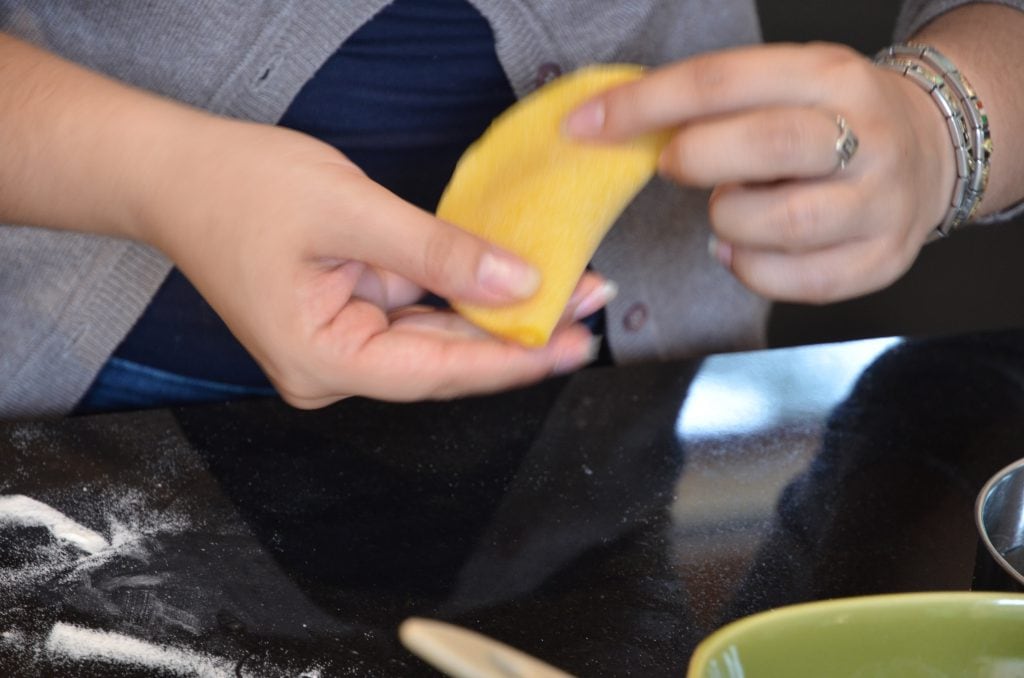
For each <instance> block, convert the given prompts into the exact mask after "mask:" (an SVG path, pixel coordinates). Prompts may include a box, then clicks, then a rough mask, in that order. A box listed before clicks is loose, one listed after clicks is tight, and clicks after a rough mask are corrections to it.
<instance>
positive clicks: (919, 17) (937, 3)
mask: <svg viewBox="0 0 1024 678" xmlns="http://www.w3.org/2000/svg"><path fill="white" fill-rule="evenodd" d="M978 1H979V0H905V1H904V2H903V6H902V7H901V9H900V13H899V16H898V17H897V19H896V29H895V31H894V38H895V39H896V40H897V41H903V40H907V39H908V38H910V36H912V35H914V34H915V33H916V32H917V31H919V30H920V29H921V28H922V27H923V26H924V25H925V24H927V23H928V22H929V21H931V20H932V19H934V18H936V17H937V16H939V15H940V14H944V13H945V12H948V11H950V10H952V9H956V8H957V7H961V6H963V5H971V4H974V3H976V2H978ZM985 1H986V2H988V3H990V4H994V5H1004V6H1006V7H1012V8H1014V9H1017V10H1020V11H1022V12H1024V0H985ZM1022 215H1024V200H1022V201H1021V202H1018V203H1017V204H1015V205H1011V206H1010V207H1008V208H1006V209H1005V210H1003V211H1001V212H996V213H994V214H990V215H988V216H986V217H983V218H981V219H979V220H978V223H982V224H989V223H997V222H1001V221H1009V220H1010V219H1014V218H1016V217H1019V216H1022Z"/></svg>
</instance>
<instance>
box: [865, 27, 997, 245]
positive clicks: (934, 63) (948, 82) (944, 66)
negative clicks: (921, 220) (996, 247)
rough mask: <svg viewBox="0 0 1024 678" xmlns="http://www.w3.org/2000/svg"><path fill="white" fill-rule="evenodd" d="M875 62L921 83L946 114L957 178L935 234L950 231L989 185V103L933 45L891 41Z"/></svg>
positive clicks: (967, 216)
mask: <svg viewBox="0 0 1024 678" xmlns="http://www.w3.org/2000/svg"><path fill="white" fill-rule="evenodd" d="M875 63H876V64H878V65H879V66H882V67H885V68H889V69H892V70H895V71H897V72H899V73H901V74H902V75H904V76H906V77H908V78H909V79H910V80H912V81H913V82H915V83H917V84H918V85H919V86H920V87H921V88H922V89H924V90H925V91H927V92H928V93H929V94H930V95H931V97H932V100H933V101H934V102H935V103H936V105H937V106H938V107H939V109H940V110H941V111H942V114H943V117H945V118H946V126H947V127H948V128H949V132H950V138H951V140H952V141H953V153H954V155H955V158H956V168H957V179H956V184H955V185H954V188H953V196H952V200H951V204H950V207H949V210H948V211H947V213H946V217H945V218H944V219H943V221H942V223H941V224H939V226H938V227H937V228H936V230H935V232H936V235H938V236H945V235H948V234H949V233H950V232H951V231H952V230H953V229H955V228H957V227H958V226H960V225H962V224H964V223H966V222H968V221H970V220H971V219H972V218H973V217H974V215H975V213H976V212H977V209H978V205H979V204H980V203H981V199H982V197H983V196H984V193H985V188H986V187H987V185H988V175H989V158H990V157H991V155H992V139H991V136H990V134H989V126H988V116H987V115H986V114H985V109H984V106H983V105H982V103H981V101H980V100H979V99H978V97H977V94H975V92H974V90H973V88H972V87H971V85H970V83H968V82H967V79H966V78H965V77H964V76H963V75H962V74H961V73H960V71H959V70H958V69H957V68H956V67H955V66H954V65H953V64H952V62H950V61H949V59H947V58H946V57H945V56H943V55H942V54H941V53H940V52H939V51H938V50H936V49H934V48H933V47H929V46H927V45H917V44H910V43H906V44H899V45H892V46H890V47H887V48H886V49H884V50H882V51H881V52H879V53H878V54H877V55H876V56H875Z"/></svg>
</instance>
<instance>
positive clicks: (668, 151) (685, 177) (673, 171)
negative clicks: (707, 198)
mask: <svg viewBox="0 0 1024 678" xmlns="http://www.w3.org/2000/svg"><path fill="white" fill-rule="evenodd" d="M700 148H701V146H700V144H695V143H693V142H692V141H691V135H689V134H687V133H686V132H685V131H682V132H680V133H679V134H677V135H676V136H675V138H674V139H673V140H672V142H671V143H669V145H668V146H667V147H666V148H665V150H664V152H663V153H662V156H661V160H660V164H659V168H660V170H661V172H662V173H664V174H667V175H668V176H670V177H672V178H673V179H675V180H677V181H679V182H681V183H684V184H694V185H697V184H701V183H702V177H701V175H700V171H699V170H698V168H699V167H701V166H702V164H701V162H700V159H699V154H700Z"/></svg>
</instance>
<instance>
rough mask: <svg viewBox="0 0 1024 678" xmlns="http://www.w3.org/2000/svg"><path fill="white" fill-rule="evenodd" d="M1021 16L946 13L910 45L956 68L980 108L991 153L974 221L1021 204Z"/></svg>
mask: <svg viewBox="0 0 1024 678" xmlns="http://www.w3.org/2000/svg"><path fill="white" fill-rule="evenodd" d="M1022 36H1024V12H1020V11H1017V10H1015V9H1012V8H1009V7H1005V6H1001V5H995V4H984V3H979V4H973V5H966V6H963V7H960V8H958V9H954V10H951V11H950V12H947V13H946V14H943V15H942V16H940V17H938V18H937V19H935V21H933V22H931V23H929V24H928V25H926V26H925V27H924V28H922V29H921V30H920V31H919V32H918V33H917V34H916V35H914V36H913V38H912V40H914V41H915V42H921V43H926V44H929V45H932V46H934V47H935V48H937V49H938V50H939V51H941V52H942V53H944V54H945V55H946V56H948V57H949V58H950V60H951V61H952V62H953V63H955V64H956V65H957V67H958V68H959V69H960V72H961V73H963V74H964V75H965V76H966V77H967V78H968V80H970V82H971V85H972V86H973V87H974V89H975V91H977V93H978V96H979V97H980V98H981V100H982V101H983V102H984V105H985V109H986V111H987V113H988V118H989V126H990V128H991V132H992V142H993V147H994V150H993V153H992V158H991V167H990V174H989V183H988V190H987V191H986V193H985V198H984V200H983V201H982V203H981V209H980V211H979V216H983V215H986V214H991V213H993V212H997V211H999V210H1001V209H1004V208H1006V207H1008V206H1010V205H1012V204H1014V203H1016V202H1019V201H1020V200H1021V199H1024V77H1021V75H1020V68H1019V66H1020V64H1021V63H1024V39H1022Z"/></svg>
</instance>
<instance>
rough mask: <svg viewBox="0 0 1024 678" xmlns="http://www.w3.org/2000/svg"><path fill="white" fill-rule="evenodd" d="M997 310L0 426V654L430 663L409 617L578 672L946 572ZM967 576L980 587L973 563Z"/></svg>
mask: <svg viewBox="0 0 1024 678" xmlns="http://www.w3.org/2000/svg"><path fill="white" fill-rule="evenodd" d="M1022 414H1024V333H1021V332H1018V331H1007V332H997V333H990V334H983V335H972V336H960V337H941V338H933V339H926V340H907V341H900V340H878V341H866V342H852V343H847V344H834V345H823V346H811V347H803V348H797V349H778V350H774V351H761V352H755V353H747V354H731V355H721V356H713V357H711V358H709V359H707V360H705V361H703V362H700V361H689V362H678V363H670V364H663V365H646V366H635V367H628V368H627V367H618V368H595V369H590V370H585V371H583V372H581V373H579V374H576V375H573V376H572V377H569V378H562V379H556V380H551V381H548V382H546V383H544V384H540V385H538V386H535V387H531V388H528V389H523V390H519V391H515V392H511V393H505V394H500V395H495V396H490V397H485V398H472V399H464V400H458V401H453V402H448V403H421V404H412V405H395V404H385V403H378V402H371V401H366V400H358V399H353V400H349V401H345V402H342V403H339V404H338V405H336V406H334V407H331V408H328V409H327V410H323V411H319V412H300V411H296V410H293V409H290V408H288V407H287V406H284V405H282V404H280V403H277V402H274V401H249V402H245V403H236V404H231V405H224V406H216V407H196V408H181V409H176V410H170V411H152V412H140V413H132V414H124V415H107V416H97V417H86V418H79V419H70V420H65V421H57V422H54V421H49V422H34V423H33V422H26V423H20V424H9V425H6V426H2V427H0V459H2V461H3V464H4V469H5V472H4V474H2V477H0V669H2V671H3V672H4V674H5V675H52V674H55V673H56V674H59V675H66V676H135V675H154V674H155V675H203V676H207V675H209V676H219V675H229V676H232V675H259V676H276V675H280V676H300V675H301V676H307V677H309V678H312V677H313V676H319V677H326V676H334V675H400V676H405V675H436V674H432V672H431V670H430V669H428V668H427V667H426V666H425V665H424V664H422V663H421V662H419V660H417V659H415V658H414V657H412V656H411V655H409V654H408V653H406V652H405V651H404V650H403V649H402V648H401V647H400V646H399V645H398V643H397V639H396V636H395V629H396V628H397V625H398V623H399V622H401V621H402V620H403V619H404V618H406V617H408V616H410V615H418V616H425V617H435V618H440V619H444V620H448V621H452V622H454V623H456V624H460V625H463V626H467V627H470V628H473V629H476V630H478V631H481V632H483V633H485V634H488V635H490V636H493V637H495V638H498V639H500V640H502V641H504V642H506V643H509V644H510V645H512V646H514V647H517V648H520V649H522V650H525V651H527V652H529V653H531V654H534V655H536V656H538V657H540V658H542V659H544V660H545V661H547V662H549V663H551V664H554V665H556V666H558V667H560V668H562V669H564V670H566V671H570V672H572V673H575V674H578V675H587V676H591V675H643V676H658V675H680V674H681V673H682V672H683V669H684V668H685V666H686V662H687V659H688V657H689V654H690V653H691V652H692V649H693V647H694V646H695V644H696V643H697V642H699V641H700V640H701V639H702V638H703V637H704V636H706V635H707V634H708V633H710V632H711V631H712V630H714V629H715V628H717V627H718V626H720V625H722V624H724V623H726V622H728V621H730V620H732V619H735V618H737V617H739V616H743V615H746V614H750V613H753V612H757V611H760V610H764V609H767V608H770V607H774V606H777V605H782V604H786V603H791V602H799V601H805V600H812V599H820V598H828V597H837V596H846V595H858V594H865V593H877V592H896V591H912V590H935V589H966V588H969V587H971V585H972V576H973V573H974V557H975V550H976V546H977V538H976V535H975V532H974V528H973V523H972V513H971V507H972V504H973V501H974V494H975V493H976V492H977V490H978V488H980V487H981V485H982V484H983V483H984V481H985V479H986V478H987V477H988V475H989V474H990V473H991V472H993V471H995V470H996V469H998V468H1000V467H1002V466H1003V465H1005V464H1006V463H1007V462H1009V461H1011V460H1013V459H1015V458H1016V457H1018V456H1024V454H1022V453H1021V450H1020V447H1019V445H1020V442H1019V441H1020V440H1022V439H1024V437H1022V436H1021V434H1022V433H1024V416H1021V415H1022ZM979 585H981V586H984V582H980V583H979Z"/></svg>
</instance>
